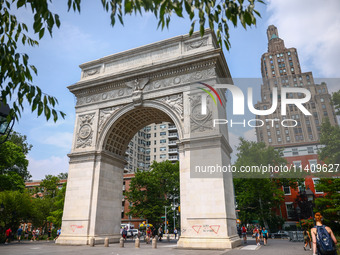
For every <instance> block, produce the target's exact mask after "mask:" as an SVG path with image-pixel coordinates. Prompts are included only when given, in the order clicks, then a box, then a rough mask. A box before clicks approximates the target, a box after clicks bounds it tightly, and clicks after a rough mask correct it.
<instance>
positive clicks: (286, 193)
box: [283, 186, 291, 195]
mask: <svg viewBox="0 0 340 255" xmlns="http://www.w3.org/2000/svg"><path fill="white" fill-rule="evenodd" d="M283 192H284V193H285V195H291V192H290V187H289V186H283Z"/></svg>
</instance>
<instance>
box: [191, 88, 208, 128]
mask: <svg viewBox="0 0 340 255" xmlns="http://www.w3.org/2000/svg"><path fill="white" fill-rule="evenodd" d="M202 96H206V95H205V94H202V95H189V101H190V107H191V108H190V109H191V111H190V131H191V132H193V133H194V132H203V131H206V130H212V129H213V123H212V110H211V109H210V107H209V102H210V100H207V112H206V114H202V99H201V97H202Z"/></svg>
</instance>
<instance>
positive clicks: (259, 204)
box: [234, 138, 303, 228]
mask: <svg viewBox="0 0 340 255" xmlns="http://www.w3.org/2000/svg"><path fill="white" fill-rule="evenodd" d="M237 150H238V153H237V160H236V162H235V164H234V165H235V166H236V168H237V169H238V170H239V169H240V168H241V166H254V165H257V166H260V165H272V166H275V165H281V164H286V163H287V162H286V160H285V159H284V158H283V157H282V152H281V150H276V149H274V148H273V147H270V146H268V147H267V146H266V145H265V144H264V143H262V142H260V143H257V142H250V141H246V140H245V139H243V138H240V143H239V146H238V147H237ZM302 181H303V180H300V179H293V178H290V179H288V178H285V179H276V178H265V177H263V178H254V176H251V175H250V174H249V175H248V176H244V177H243V178H234V188H235V195H236V202H237V209H238V210H240V211H239V218H240V219H241V221H242V222H251V221H252V220H259V221H260V222H261V223H262V224H264V225H265V226H266V227H267V228H268V227H271V228H276V227H277V226H275V224H277V225H278V223H279V222H282V223H283V221H282V218H280V217H278V216H276V211H275V210H276V209H278V208H279V207H280V203H281V202H282V201H283V195H284V194H283V191H282V190H281V187H282V185H284V186H290V187H292V188H296V187H297V185H298V184H299V183H301V182H302Z"/></svg>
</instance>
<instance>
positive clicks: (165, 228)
mask: <svg viewBox="0 0 340 255" xmlns="http://www.w3.org/2000/svg"><path fill="white" fill-rule="evenodd" d="M168 207H171V206H168V205H165V206H164V208H165V227H164V233H165V234H166V233H167V229H168V225H167V218H166V208H168Z"/></svg>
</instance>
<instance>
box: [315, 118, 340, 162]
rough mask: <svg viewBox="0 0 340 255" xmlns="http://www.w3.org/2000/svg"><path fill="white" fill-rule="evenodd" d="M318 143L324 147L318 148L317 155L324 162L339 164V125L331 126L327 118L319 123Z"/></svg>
mask: <svg viewBox="0 0 340 255" xmlns="http://www.w3.org/2000/svg"><path fill="white" fill-rule="evenodd" d="M320 143H321V144H322V145H324V146H325V147H322V148H321V149H320V150H319V157H320V159H321V160H322V161H324V162H325V163H326V164H340V127H339V126H332V125H331V123H330V122H329V119H325V120H324V121H323V123H322V125H321V137H320Z"/></svg>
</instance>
